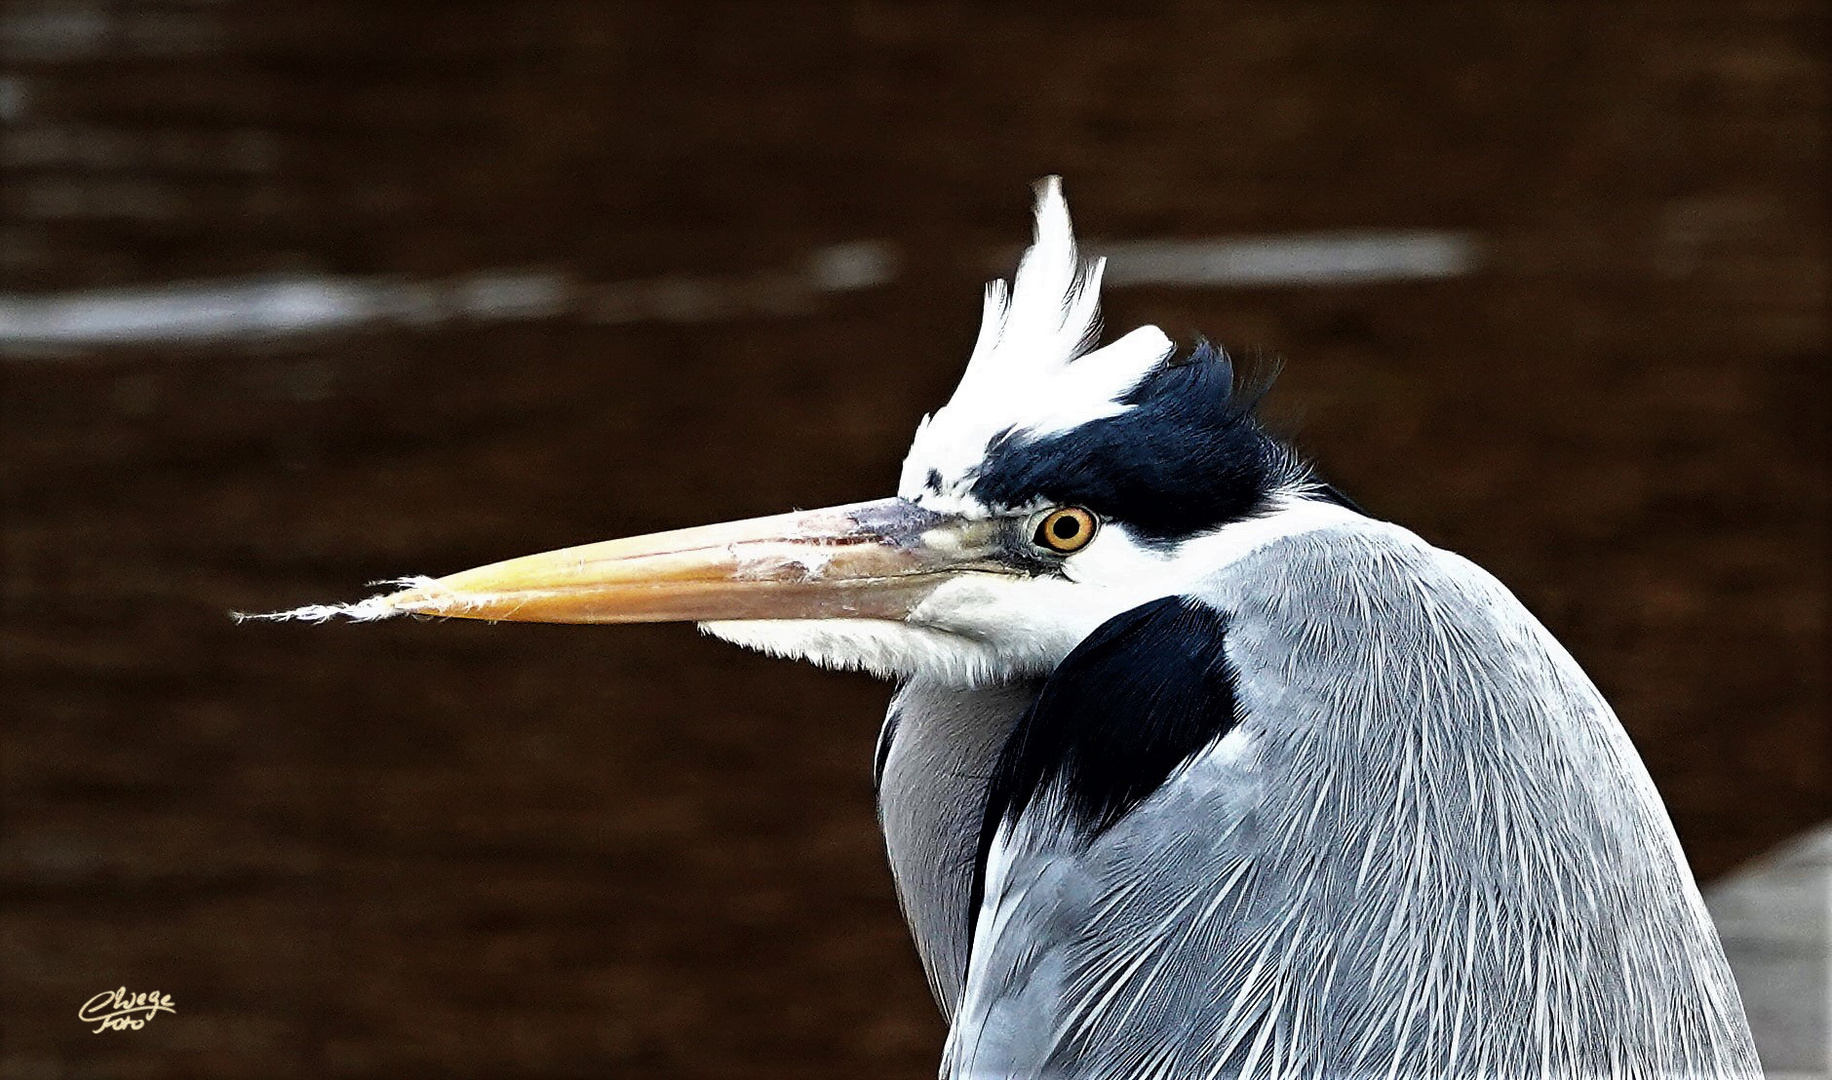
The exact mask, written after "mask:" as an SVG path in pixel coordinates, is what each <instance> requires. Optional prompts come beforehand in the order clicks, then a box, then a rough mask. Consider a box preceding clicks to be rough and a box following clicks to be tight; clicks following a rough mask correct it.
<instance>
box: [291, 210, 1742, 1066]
mask: <svg viewBox="0 0 1832 1080" xmlns="http://www.w3.org/2000/svg"><path fill="white" fill-rule="evenodd" d="M1101 272H1102V263H1101V262H1100V261H1098V260H1095V261H1084V260H1083V259H1082V258H1081V257H1080V255H1079V254H1078V252H1077V250H1076V245H1075V241H1074V237H1073V234H1072V231H1071V228H1070V222H1069V216H1068V210H1067V207H1066V205H1065V203H1064V201H1063V198H1062V195H1061V192H1060V188H1059V185H1058V184H1057V183H1056V182H1055V181H1054V180H1053V179H1052V180H1047V181H1045V182H1044V183H1043V184H1041V185H1040V186H1039V189H1038V201H1037V208H1036V233H1035V240H1034V243H1033V244H1032V245H1031V247H1030V248H1029V249H1028V250H1027V251H1026V252H1025V254H1024V256H1023V258H1022V261H1021V263H1020V265H1019V268H1018V271H1017V273H1016V275H1015V277H1014V279H1013V282H1012V284H1011V286H1010V287H1009V289H1008V288H1007V287H1006V286H1005V284H1004V283H1003V282H994V283H993V284H991V285H989V286H988V288H987V292H986V297H985V308H984V317H983V323H982V325H981V328H980V333H979V337H978V340H977V342H976V343H975V345H974V348H973V351H972V354H971V357H970V359H969V360H968V362H967V366H966V370H965V373H964V375H963V377H962V379H961V381H960V384H959V387H958V389H957V390H956V391H955V393H954V395H953V397H952V398H951V399H950V400H949V401H948V403H947V404H946V405H945V406H944V407H942V408H941V409H939V410H938V411H936V412H935V413H934V414H932V415H930V416H928V417H925V418H924V419H923V421H922V422H921V424H920V426H919V427H918V429H917V431H916V435H915V440H914V443H913V445H912V446H911V448H910V451H909V455H908V458H907V460H906V461H905V463H904V466H903V470H902V477H901V481H900V483H899V486H898V492H897V495H896V496H895V497H893V498H888V499H883V500H881V501H876V502H865V503H858V504H854V505H849V506H841V507H835V508H831V509H825V510H815V511H806V512H797V513H791V514H784V515H780V516H775V517H768V518H760V519H754V520H750V521H742V522H736V523H731V524H724V525H712V526H705V527H700V528H690V529H683V530H679V531H674V532H666V533H659V534H655V535H651V536H645V537H638V538H634V539H626V540H614V541H610V542H606V543H596V544H588V545H585V546H582V547H575V548H568V549H564V550H561V551H555V552H548V553H545V554H538V555H532V556H527V557H523V558H517V559H510V560H508V561H505V562H501V563H496V564H493V565H490V566H485V567H481V568H478V569H473V570H468V571H464V572H462V573H457V574H453V575H451V576H449V577H444V578H440V579H437V580H432V579H417V580H414V581H410V582H407V583H404V587H402V588H401V589H400V590H398V591H395V592H393V593H390V594H386V595H381V596H375V597H371V598H369V599H367V600H364V601H361V602H360V603H357V604H353V605H348V606H342V607H314V608H306V609H300V610H299V611H298V612H295V613H291V614H292V615H294V616H296V617H306V618H313V617H328V616H330V615H332V614H343V615H349V616H351V617H354V618H359V619H364V618H379V617H385V616H389V615H396V614H407V613H418V614H431V615H442V616H461V617H466V618H479V619H492V620H498V619H502V620H533V621H543V622H573V623H601V622H602V623H616V622H639V621H661V620H684V621H693V622H698V623H700V624H701V625H702V626H703V627H704V629H705V630H706V631H707V632H709V633H711V634H714V635H717V636H719V637H721V638H725V639H727V640H729V641H732V642H736V643H738V644H740V645H744V646H748V647H750V648H753V649H760V650H763V651H765V652H769V653H773V654H777V655H781V656H786V657H798V658H801V659H806V660H810V661H813V662H815V663H817V664H822V665H827V666H831V667H838V668H861V669H865V670H867V671H870V672H873V673H876V674H878V675H880V676H883V677H885V678H888V679H892V680H895V682H896V684H897V689H896V692H895V696H894V698H893V700H892V704H891V706H890V709H889V712H888V714H887V716H886V718H885V720H884V723H883V727H882V730H881V734H880V737H879V741H878V746H877V753H876V762H875V776H876V782H877V786H878V798H879V810H880V819H881V821H882V825H883V829H884V836H885V841H886V846H887V850H888V854H889V859H890V864H891V868H892V870H893V876H894V880H895V883H896V889H897V892H898V895H899V898H900V899H901V901H902V906H903V910H904V912H905V915H906V917H907V920H908V922H909V925H910V929H911V931H912V934H913V936H914V938H915V943H916V948H917V951H918V953H919V954H920V958H921V962H922V965H923V968H924V970H925V971H926V973H927V975H928V978H929V981H930V984H931V986H932V988H933V990H934V994H935V998H936V1000H937V1002H938V1003H939V1005H940V1007H941V1010H942V1012H943V1013H944V1014H945V1015H946V1017H947V1019H948V1022H949V1032H948V1036H947V1041H946V1045H945V1048H944V1051H943V1064H942V1070H941V1071H942V1075H943V1076H944V1077H948V1078H952V1080H970V1078H971V1080H984V1078H995V1077H996V1078H1060V1080H1093V1078H1126V1080H1134V1078H1164V1080H1172V1078H1174V1080H1197V1078H1216V1077H1231V1078H1243V1080H1244V1078H1251V1077H1324V1078H1350V1077H1354V1078H1360V1077H1384V1078H1395V1077H1411V1078H1426V1077H1429V1078H1513V1077H1540V1078H1590V1077H1596V1078H1603V1077H1611V1078H1631V1077H1635V1078H1639V1077H1648V1078H1653V1077H1697V1078H1732V1077H1735V1078H1743V1077H1757V1076H1760V1069H1759V1066H1758V1064H1757V1061H1756V1054H1755V1050H1754V1047H1753V1044H1752V1042H1751V1039H1750V1033H1749V1029H1748V1024H1747V1022H1746V1020H1745V1018H1744V1015H1743V1009H1742V1005H1741V1002H1740V1000H1739V997H1738V993H1737V989H1736V986H1735V983H1734V981H1733V980H1732V977H1731V974H1730V970H1729V968H1728V966H1727V965H1726V963H1725V959H1724V954H1723V951H1722V949H1721V947H1720V945H1719V942H1718V938H1717V935H1716V933H1715V931H1714V929H1713V927H1712V924H1711V922H1710V921H1709V919H1708V917H1707V915H1706V912H1705V908H1704V906H1703V904H1702V903H1701V901H1700V898H1699V894H1698V890H1697V886H1696V884H1695V883H1694V881H1693V878H1692V875H1691V872H1690V870H1689V868H1688V866H1687V864H1686V861H1685V858H1684V856H1683V854H1682V852H1681V850H1680V846H1679V843H1678V841H1677V839H1676V837H1675V834H1674V831H1673V828H1672V825H1671V823H1670V821H1669V818H1668V816H1667V813H1666V811H1665V808H1664V806H1663V804H1662V802H1661V799H1660V796H1659V795H1658V793H1657V792H1656V790H1655V787H1654V785H1653V783H1652V781H1651V779H1650V778H1649V776H1648V773H1647V772H1646V770H1645V769H1644V767H1643V765H1642V763H1641V760H1640V758H1639V757H1638V755H1637V754H1636V752H1635V749H1634V747H1633V746H1632V745H1631V743H1630V741H1629V739H1628V736H1627V734H1626V733H1625V732H1624V730H1623V728H1622V726H1621V725H1620V723H1619V722H1618V721H1617V719H1616V717H1615V715H1614V713H1613V712H1612V711H1611V709H1610V707H1609V705H1608V704H1607V703H1606V702H1605V701H1604V700H1603V698H1602V696H1601V695H1600V694H1599V693H1598V691H1597V689H1596V687H1595V686H1594V685H1593V684H1592V682H1591V681H1590V679H1589V678H1588V677H1586V675H1585V674H1584V672H1583V671H1582V670H1581V669H1580V668H1579V666H1578V664H1577V663H1576V662H1575V661H1574V660H1573V659H1572V657H1571V656H1570V654H1569V653H1567V652H1566V650H1565V649H1564V648H1562V647H1561V646H1560V645H1559V643H1558V642H1557V641H1555V640H1554V639H1553V637H1552V635H1551V634H1550V633H1549V632H1548V631H1547V630H1546V629H1545V628H1544V627H1543V626H1542V625H1541V624H1540V623H1539V622H1538V621H1537V620H1536V619H1535V618H1534V617H1533V616H1532V615H1531V614H1529V613H1528V611H1527V610H1526V608H1525V607H1523V606H1522V605H1521V603H1520V602H1519V601H1517V600H1516V599H1515V597H1514V596H1513V595H1512V594H1511V593H1509V592H1508V590H1507V589H1506V588H1504V587H1503V586H1502V585H1501V584H1500V583H1499V582H1497V581H1496V580H1495V579H1494V578H1493V577H1491V576H1490V575H1489V574H1487V573H1486V572H1484V571H1483V570H1481V569H1480V568H1478V567H1477V566H1475V565H1474V564H1472V563H1471V562H1469V561H1467V560H1465V559H1463V558H1461V557H1459V556H1457V555H1455V554H1452V553H1450V552H1448V551H1443V550H1440V549H1438V548H1436V547H1434V546H1432V545H1431V544H1428V543H1426V542H1425V541H1424V540H1422V539H1420V538H1419V537H1418V536H1417V535H1415V534H1413V533H1412V532H1410V531H1408V530H1406V529H1404V528H1402V527H1400V526H1398V525H1395V524H1391V523H1388V522H1385V521H1381V520H1378V519H1376V518H1374V517H1372V516H1370V515H1368V514H1366V513H1364V512H1362V511H1361V510H1360V509H1359V508H1357V507H1356V506H1355V505H1354V504H1353V503H1352V502H1350V501H1349V500H1348V499H1347V498H1345V497H1343V496H1342V495H1340V494H1339V493H1337V492H1336V491H1335V490H1334V489H1333V488H1332V487H1330V486H1329V485H1328V484H1326V483H1324V482H1323V481H1322V480H1321V479H1319V477H1318V475H1317V474H1316V473H1315V472H1314V471H1313V469H1312V468H1311V466H1309V465H1308V464H1307V463H1306V462H1305V461H1303V460H1302V459H1300V458H1299V457H1298V456H1297V455H1296V454H1295V453H1294V452H1293V451H1292V450H1291V449H1289V448H1288V447H1287V446H1286V445H1284V444H1283V443H1282V442H1280V441H1279V440H1278V439H1276V438H1275V437H1274V436H1272V435H1271V434H1269V433H1268V432H1267V430H1266V429H1265V428H1264V427H1263V426H1262V424H1261V423H1260V422H1259V421H1258V420H1257V419H1256V418H1255V413H1254V406H1255V395H1254V394H1253V393H1250V392H1247V391H1244V390H1242V389H1241V388H1239V387H1238V386H1237V385H1236V379H1235V375H1234V372H1233V369H1232V366H1231V364H1230V362H1229V359H1228V357H1227V355H1226V354H1225V353H1223V352H1221V351H1219V350H1217V349H1214V348H1211V347H1209V346H1207V345H1206V344H1199V345H1197V346H1196V347H1194V348H1193V349H1189V350H1183V351H1179V350H1178V349H1177V348H1176V347H1174V346H1173V344H1172V342H1171V341H1170V340H1169V338H1167V337H1166V335H1165V334H1164V333H1163V332H1162V331H1161V330H1159V329H1158V328H1156V327H1152V326H1146V327H1142V328H1140V329H1136V330H1133V331H1132V332H1130V333H1128V334H1126V335H1124V336H1122V337H1120V338H1118V339H1117V340H1114V341H1112V342H1110V343H1108V344H1105V345H1098V347H1097V343H1096V337H1097V334H1098V292H1099V286H1100V278H1101Z"/></svg>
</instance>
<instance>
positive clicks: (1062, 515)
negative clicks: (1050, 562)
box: [1033, 506, 1100, 555]
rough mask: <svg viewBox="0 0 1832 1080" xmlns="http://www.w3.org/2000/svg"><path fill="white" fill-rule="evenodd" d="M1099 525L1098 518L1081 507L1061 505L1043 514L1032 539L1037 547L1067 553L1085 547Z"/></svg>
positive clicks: (1059, 553) (1061, 553)
mask: <svg viewBox="0 0 1832 1080" xmlns="http://www.w3.org/2000/svg"><path fill="white" fill-rule="evenodd" d="M1099 525H1100V521H1099V519H1097V518H1096V517H1095V516H1094V515H1093V514H1090V513H1088V512H1087V511H1086V510H1083V509H1082V508H1081V507H1079V506H1062V507H1058V508H1056V509H1055V510H1051V511H1050V512H1049V513H1047V514H1045V515H1043V520H1042V521H1039V522H1038V523H1037V535H1036V536H1035V537H1034V538H1033V539H1034V540H1035V542H1036V544H1037V546H1038V547H1045V548H1049V549H1050V550H1051V551H1054V552H1056V553H1057V554H1058V555H1067V554H1070V553H1071V552H1076V551H1080V550H1081V549H1082V548H1085V547H1087V546H1088V541H1090V540H1092V539H1094V530H1095V529H1096V528H1098V527H1099Z"/></svg>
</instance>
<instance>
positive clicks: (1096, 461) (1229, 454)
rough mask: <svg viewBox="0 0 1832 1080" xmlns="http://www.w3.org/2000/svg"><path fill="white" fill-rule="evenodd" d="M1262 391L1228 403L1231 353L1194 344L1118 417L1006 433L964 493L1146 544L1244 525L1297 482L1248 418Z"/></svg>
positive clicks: (1290, 466) (1287, 457)
mask: <svg viewBox="0 0 1832 1080" xmlns="http://www.w3.org/2000/svg"><path fill="white" fill-rule="evenodd" d="M1269 384H1270V379H1269V378H1268V379H1267V380H1265V381H1264V382H1262V383H1260V384H1257V385H1254V386H1252V387H1249V388H1246V389H1243V390H1241V391H1238V392H1237V391H1236V389H1235V386H1234V364H1233V362H1232V361H1231V360H1229V358H1228V354H1227V353H1225V352H1223V351H1222V350H1220V349H1217V348H1215V347H1214V346H1212V345H1210V344H1209V343H1208V342H1200V343H1199V344H1198V345H1197V346H1196V348H1195V349H1194V350H1193V351H1192V352H1191V353H1190V355H1189V356H1188V357H1187V358H1186V359H1185V360H1183V361H1182V362H1180V363H1171V364H1166V365H1165V366H1163V367H1161V368H1159V369H1158V370H1157V371H1155V372H1153V373H1152V374H1150V375H1148V376H1146V378H1145V380H1144V381H1143V382H1141V383H1140V384H1139V385H1138V386H1137V387H1135V388H1134V389H1133V391H1132V392H1131V393H1130V394H1128V395H1127V397H1126V398H1125V404H1127V405H1130V406H1132V408H1129V409H1127V410H1126V411H1125V412H1123V413H1121V414H1119V415H1118V416H1113V417H1108V418H1106V419H1103V420H1094V421H1090V422H1088V423H1086V424H1082V425H1081V426H1079V427H1075V428H1071V429H1070V430H1068V431H1065V432H1061V433H1060V434H1055V435H1045V436H1043V437H1041V438H1032V437H1030V436H1027V435H1026V434H1024V433H1023V432H1022V431H1007V432H1005V433H1004V434H1002V435H1000V436H998V437H997V438H995V439H993V440H992V442H991V444H990V445H988V446H987V448H986V458H985V461H984V462H983V463H982V465H981V466H980V469H979V473H978V476H977V477H976V478H975V480H974V484H973V489H972V490H973V494H974V496H975V497H976V498H978V499H979V500H980V501H982V502H984V503H986V504H987V505H989V506H1021V505H1024V504H1025V503H1028V502H1030V501H1031V500H1033V499H1036V498H1037V497H1039V496H1041V497H1043V498H1046V499H1048V500H1050V501H1052V502H1057V503H1069V504H1075V505H1080V506H1086V507H1087V508H1088V509H1090V510H1092V511H1094V512H1095V513H1097V514H1100V515H1102V516H1103V517H1109V518H1113V519H1114V520H1117V521H1120V522H1124V523H1125V524H1127V525H1130V526H1131V527H1132V528H1133V530H1134V531H1135V532H1136V533H1137V534H1138V535H1140V536H1141V537H1144V538H1145V539H1148V540H1175V539H1178V538H1180V537H1184V536H1189V535H1192V534H1194V533H1198V532H1203V531H1206V530H1208V529H1212V528H1214V527H1215V526H1217V525H1221V524H1224V523H1226V522H1229V521H1235V520H1238V519H1241V518H1245V517H1251V516H1252V515H1253V514H1255V513H1257V512H1258V511H1259V510H1260V509H1261V508H1263V506H1264V505H1265V502H1266V498H1267V496H1268V495H1269V494H1270V493H1271V492H1272V491H1273V490H1274V489H1276V488H1277V487H1279V486H1280V485H1282V484H1284V483H1286V482H1289V481H1291V480H1293V479H1295V478H1296V477H1297V476H1298V475H1300V474H1301V472H1302V467H1301V466H1300V465H1299V464H1298V462H1297V460H1296V458H1295V457H1294V456H1293V455H1292V454H1291V453H1290V452H1289V451H1288V450H1286V449H1285V448H1284V447H1283V446H1282V445H1280V444H1279V443H1278V441H1277V440H1275V439H1273V438H1272V436H1270V435H1268V434H1267V433H1266V431H1265V430H1264V429H1263V428H1262V427H1260V425H1259V422H1258V421H1257V420H1255V419H1254V417H1253V407H1254V406H1255V405H1256V404H1257V403H1258V400H1259V398H1260V396H1262V395H1263V394H1264V392H1265V390H1266V388H1267V386H1269Z"/></svg>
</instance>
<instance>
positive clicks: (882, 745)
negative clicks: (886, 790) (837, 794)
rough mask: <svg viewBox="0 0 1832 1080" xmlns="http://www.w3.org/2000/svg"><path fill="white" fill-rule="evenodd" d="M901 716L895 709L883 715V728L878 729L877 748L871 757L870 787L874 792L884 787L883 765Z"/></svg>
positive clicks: (888, 758) (888, 756)
mask: <svg viewBox="0 0 1832 1080" xmlns="http://www.w3.org/2000/svg"><path fill="white" fill-rule="evenodd" d="M902 719H903V714H902V713H899V712H898V711H897V710H896V709H892V710H891V711H890V712H888V713H885V714H884V726H883V727H881V728H879V729H878V746H877V748H876V749H875V750H873V751H872V756H871V786H872V790H874V791H876V790H878V789H880V788H882V787H884V763H885V762H887V761H889V760H890V757H891V740H892V739H895V738H896V737H897V724H898V723H899V722H900V721H902Z"/></svg>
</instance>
